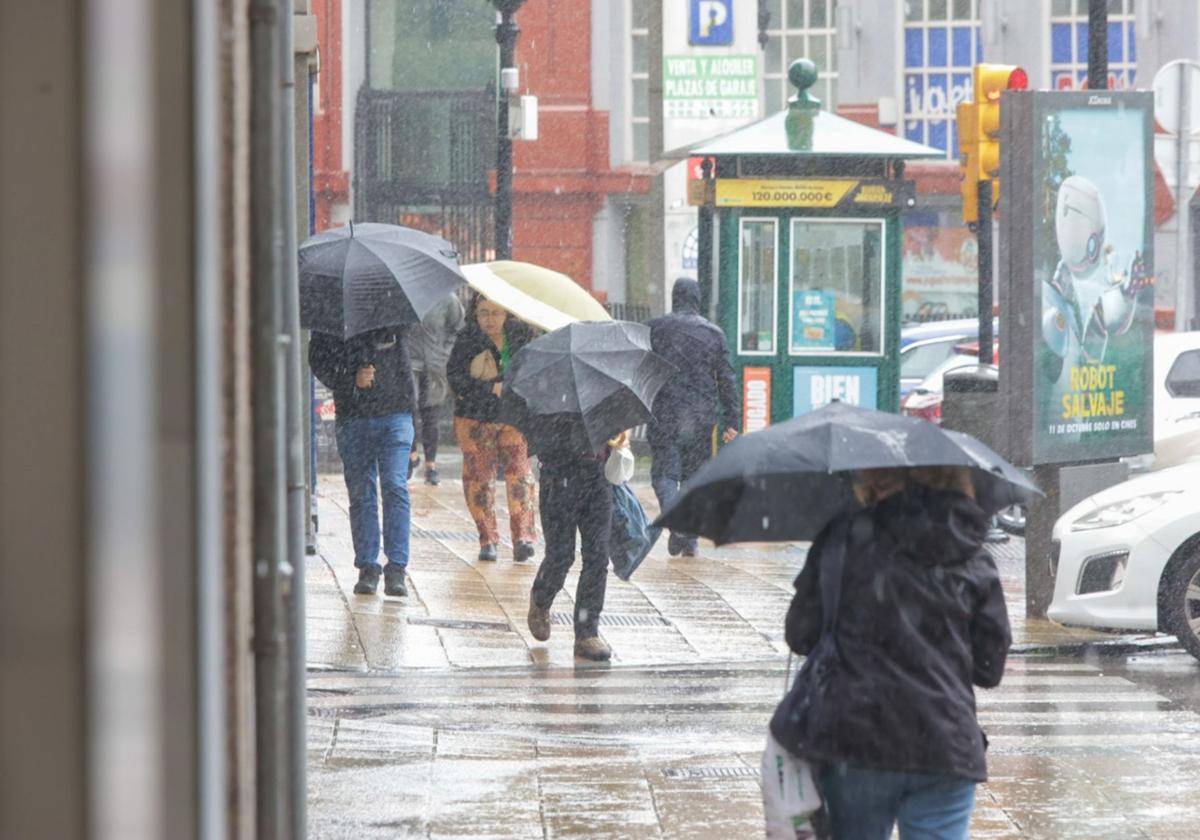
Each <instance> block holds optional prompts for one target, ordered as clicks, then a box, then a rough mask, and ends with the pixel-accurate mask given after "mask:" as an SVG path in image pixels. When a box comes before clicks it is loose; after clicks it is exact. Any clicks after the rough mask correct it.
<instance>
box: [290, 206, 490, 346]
mask: <svg viewBox="0 0 1200 840" xmlns="http://www.w3.org/2000/svg"><path fill="white" fill-rule="evenodd" d="M457 256H458V255H457V254H456V253H455V250H454V246H453V245H451V244H450V243H449V242H447V241H446V240H444V239H442V238H441V237H439V236H433V235H432V234H428V233H423V232H422V231H419V230H413V229H412V228H406V227H400V226H399V225H378V224H363V225H353V224H352V225H350V226H349V227H344V228H336V229H334V230H327V231H325V232H324V233H318V234H317V235H316V236H313V237H311V238H310V239H308V240H307V241H305V243H304V244H303V245H301V246H300V325H301V326H303V327H306V328H308V329H311V330H317V331H318V332H325V333H333V334H334V335H337V336H339V337H341V338H350V337H351V336H354V335H358V334H360V333H364V332H368V331H370V330H373V329H377V328H379V327H393V326H399V325H401V324H415V323H417V322H418V321H420V320H421V318H423V317H424V316H425V314H426V313H427V312H429V311H430V310H431V309H433V307H434V306H436V305H437V304H438V303H440V302H441V301H442V300H445V298H446V297H447V296H448V295H450V294H452V293H453V292H454V291H455V290H456V289H458V288H460V287H461V286H464V285H466V282H467V281H466V279H465V278H464V277H463V275H462V272H461V271H460V270H459V267H458V260H457Z"/></svg>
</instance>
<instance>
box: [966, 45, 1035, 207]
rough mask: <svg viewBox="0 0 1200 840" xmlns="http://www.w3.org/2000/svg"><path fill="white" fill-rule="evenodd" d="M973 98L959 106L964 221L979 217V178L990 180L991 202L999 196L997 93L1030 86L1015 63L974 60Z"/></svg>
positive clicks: (994, 201) (998, 101) (998, 99)
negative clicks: (973, 99)
mask: <svg viewBox="0 0 1200 840" xmlns="http://www.w3.org/2000/svg"><path fill="white" fill-rule="evenodd" d="M974 81H975V101H974V102H969V103H964V104H961V105H959V106H958V109H957V111H956V112H955V117H956V120H957V123H958V165H959V169H960V171H961V173H962V187H961V190H962V199H963V221H964V222H967V223H968V224H974V223H976V222H978V221H979V200H978V195H979V182H980V181H981V180H983V179H984V178H987V179H988V180H990V181H991V182H992V203H993V206H994V205H995V204H996V203H997V202H998V201H999V200H1000V136H999V135H1000V94H1001V92H1002V91H1005V90H1024V89H1025V88H1027V87H1028V86H1029V77H1028V76H1027V75H1026V73H1025V71H1024V70H1022V69H1021V68H1020V67H1017V66H1016V65H1014V64H976V65H975V68H974Z"/></svg>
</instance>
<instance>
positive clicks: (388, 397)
mask: <svg viewBox="0 0 1200 840" xmlns="http://www.w3.org/2000/svg"><path fill="white" fill-rule="evenodd" d="M308 363H309V366H310V367H311V368H312V372H313V375H314V376H316V377H317V379H319V380H320V381H321V383H322V384H324V385H325V387H327V388H329V389H330V390H331V391H333V403H334V408H335V410H336V412H337V421H336V425H335V428H336V433H337V448H338V454H339V455H340V456H341V458H342V471H343V473H344V474H345V478H346V491H347V493H348V494H349V496H350V536H351V539H352V540H353V542H354V565H355V567H357V568H358V582H357V583H356V584H355V585H354V594H355V595H374V594H375V590H376V588H377V587H378V586H379V576H380V572H381V570H380V567H379V562H378V561H379V544H380V536H381V532H380V529H379V496H380V488H382V495H383V531H382V542H383V552H384V554H385V555H387V559H388V563H387V566H385V567H384V568H383V569H382V573H383V576H384V593H385V594H387V595H407V594H408V588H407V587H406V586H405V585H404V575H405V569H407V568H408V550H409V539H410V533H411V529H412V506H411V503H410V501H409V496H408V455H409V452H410V450H411V449H412V442H413V422H412V413H413V404H414V401H415V400H414V396H413V375H412V367H411V364H410V362H409V357H408V345H407V342H406V341H405V336H404V330H403V328H400V327H385V328H383V329H378V330H373V331H372V332H369V333H366V334H364V335H360V336H355V337H354V338H351V339H349V340H348V341H343V340H342V339H341V338H339V337H337V336H334V335H328V334H326V333H320V332H314V333H313V334H312V340H311V341H310V342H309V345H308ZM377 482H378V486H377Z"/></svg>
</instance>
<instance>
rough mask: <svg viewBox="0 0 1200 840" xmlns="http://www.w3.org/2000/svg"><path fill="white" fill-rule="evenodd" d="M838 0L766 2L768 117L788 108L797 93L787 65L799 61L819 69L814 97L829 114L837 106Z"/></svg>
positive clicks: (765, 79) (764, 76) (764, 71)
mask: <svg viewBox="0 0 1200 840" xmlns="http://www.w3.org/2000/svg"><path fill="white" fill-rule="evenodd" d="M836 6H837V3H836V0H767V9H768V11H770V13H771V22H770V23H769V24H768V26H767V48H766V51H765V55H764V56H763V86H764V91H765V97H766V111H767V113H774V112H775V111H778V110H780V109H782V108H786V107H787V100H788V97H789V96H791V95H792V94H794V93H795V91H794V90H791V89H790V85H789V84H788V78H787V69H788V65H789V64H791V63H792V62H793V61H795V60H796V59H798V58H809V59H812V61H813V63H815V64H816V65H817V73H818V78H817V83H816V85H814V86H813V88H812V94H813V96H816V97H817V98H819V99H820V100H821V104H822V105H824V106H825V108H826V109H827V110H829V111H833V110H834V109H835V108H836V106H837V78H838V74H837V22H836V20H835V9H836Z"/></svg>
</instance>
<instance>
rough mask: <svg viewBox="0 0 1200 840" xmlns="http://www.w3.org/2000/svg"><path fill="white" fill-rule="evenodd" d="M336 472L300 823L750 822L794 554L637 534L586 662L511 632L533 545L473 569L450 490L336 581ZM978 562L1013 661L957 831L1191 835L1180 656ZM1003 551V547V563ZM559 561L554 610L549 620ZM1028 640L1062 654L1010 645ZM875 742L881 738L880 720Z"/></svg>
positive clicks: (642, 831)
mask: <svg viewBox="0 0 1200 840" xmlns="http://www.w3.org/2000/svg"><path fill="white" fill-rule="evenodd" d="M339 485H340V482H337V481H336V480H326V479H323V480H322V491H323V497H324V498H323V499H322V504H323V508H322V532H323V535H322V537H321V552H322V554H321V556H320V557H315V558H310V560H309V562H308V565H307V573H306V580H307V582H308V611H309V616H308V661H309V663H310V674H309V689H310V690H309V711H310V717H309V824H310V831H309V836H310V837H314V838H343V837H344V838H354V840H361V839H362V838H374V837H379V838H384V837H386V838H397V837H422V838H467V837H470V838H542V840H549V838H580V840H593V838H613V840H617V838H620V839H621V840H626V838H630V839H631V840H632V839H633V838H697V840H724V838H743V837H749V838H753V837H761V836H762V816H761V805H760V793H759V784H758V762H759V751H760V750H761V747H762V743H763V737H764V732H765V725H766V721H767V719H768V717H769V715H770V713H771V711H772V709H773V708H774V706H775V703H776V702H777V701H778V699H779V697H780V696H781V694H782V692H783V690H784V684H785V672H784V669H785V663H786V658H785V656H784V655H783V653H784V647H783V645H782V640H781V639H780V635H781V630H782V620H783V613H784V611H785V610H786V606H787V603H788V600H789V595H790V583H791V579H792V576H793V575H794V574H795V571H796V570H797V568H798V567H799V563H800V562H802V558H803V554H802V552H798V551H797V550H795V549H787V548H782V549H780V550H778V551H777V550H774V549H772V550H766V549H765V548H761V547H756V548H738V549H732V550H721V551H711V550H710V549H702V556H701V557H700V558H696V559H692V560H683V559H669V558H667V557H665V555H664V554H663V553H662V552H661V551H658V550H656V554H654V555H652V556H651V558H650V559H648V560H647V561H646V564H645V565H644V566H643V568H642V569H639V571H638V574H637V575H636V576H635V578H634V581H633V582H632V583H631V584H624V583H620V582H618V581H616V580H613V581H611V582H610V585H609V594H608V603H607V608H606V612H605V617H604V621H603V623H602V626H601V632H602V635H604V637H605V638H606V639H608V640H609V641H610V643H612V644H613V646H614V649H615V651H616V659H615V661H614V662H613V663H612V664H611V665H609V666H597V665H592V664H584V663H582V662H580V661H577V660H575V659H574V657H573V656H572V654H571V635H572V634H571V632H570V628H569V625H568V624H566V623H563V624H555V625H554V633H553V636H552V638H551V639H550V641H549V643H546V644H543V643H539V642H536V641H534V640H533V639H532V638H531V637H530V635H529V633H528V630H527V628H526V627H525V626H524V616H525V610H526V608H527V605H528V592H529V585H530V582H531V580H532V577H533V575H534V573H535V572H536V570H537V565H536V561H535V562H534V563H528V564H513V563H512V562H511V561H510V560H508V559H507V557H506V556H505V555H506V548H505V547H502V550H501V560H500V562H499V563H479V562H477V561H476V560H475V557H474V554H475V551H476V550H477V543H476V541H475V535H474V533H473V531H472V530H470V522H469V519H468V518H467V515H466V512H465V509H464V507H463V505H462V496H461V487H459V486H456V485H455V484H450V485H448V486H447V485H444V486H443V487H441V488H437V489H436V490H427V489H425V488H420V489H418V490H417V491H416V493H415V494H414V511H415V525H416V527H415V529H414V540H413V546H414V551H413V563H412V566H411V567H410V581H409V586H410V590H411V594H410V596H409V597H408V598H405V599H394V598H383V597H378V596H375V597H367V596H357V597H356V596H354V595H352V594H351V593H350V590H351V588H352V586H353V581H354V571H353V568H352V551H351V549H350V546H349V534H348V526H347V523H346V521H345V515H344V514H345V508H344V499H343V498H342V497H341V495H340V494H341V493H342V491H341V489H340V486H339ZM1005 552H1006V553H1002V554H1000V555H998V556H997V560H998V562H999V565H1000V569H1001V573H1002V576H1003V577H1004V581H1005V591H1006V596H1007V597H1008V600H1009V609H1010V615H1011V616H1012V618H1013V623H1014V631H1015V633H1016V636H1017V639H1018V641H1019V642H1020V643H1021V644H1022V645H1023V648H1022V649H1023V650H1024V651H1025V652H1026V653H1025V655H1019V656H1014V657H1013V658H1012V659H1011V660H1010V665H1009V668H1008V673H1007V674H1006V677H1005V680H1004V682H1003V683H1002V685H1001V686H1000V687H999V688H998V689H995V690H993V691H987V692H980V693H979V709H980V719H981V721H982V723H983V725H984V727H985V729H986V730H987V731H988V734H989V736H990V738H991V751H990V768H991V774H992V778H991V781H990V782H989V784H988V785H986V786H985V787H982V788H981V789H980V791H979V796H978V803H979V804H978V808H977V811H976V815H975V824H974V828H973V832H972V836H973V837H984V838H1046V839H1047V840H1059V838H1114V840H1116V838H1162V839H1163V840H1167V839H1168V838H1189V840H1190V838H1195V837H1197V836H1200V830H1198V829H1197V828H1196V826H1198V825H1200V797H1197V796H1196V791H1197V790H1200V665H1198V663H1196V662H1195V661H1194V660H1193V659H1191V657H1188V656H1187V655H1185V654H1182V653H1178V652H1171V651H1167V652H1162V651H1159V652H1153V653H1144V654H1142V655H1139V656H1134V657H1113V656H1111V655H1103V653H1102V651H1103V650H1104V649H1103V648H1092V647H1088V646H1086V645H1085V644H1083V643H1088V644H1090V643H1091V642H1092V641H1094V640H1095V639H1096V638H1097V636H1096V634H1090V633H1086V632H1079V631H1067V630H1064V629H1063V628H1059V627H1056V626H1054V625H1050V624H1049V623H1048V622H1037V621H1034V620H1027V619H1026V618H1025V616H1024V614H1023V598H1022V595H1023V592H1022V584H1023V582H1022V580H1021V576H1020V571H1021V567H1022V564H1021V562H1020V561H1019V549H1018V548H1014V547H1011V546H1010V547H1008V548H1006V549H1005ZM1010 555H1011V556H1010ZM574 581H575V574H573V575H572V576H571V580H570V581H569V582H568V588H567V593H564V594H563V595H562V596H560V599H559V601H557V602H556V603H555V607H554V611H555V613H561V614H562V617H563V619H564V620H565V621H569V618H568V616H569V614H570V610H571V607H572V604H571V601H570V598H569V595H568V593H569V592H573V591H574ZM1046 647H1049V648H1054V649H1058V650H1072V651H1074V653H1073V654H1072V655H1069V656H1064V655H1057V656H1056V657H1053V658H1052V657H1049V656H1039V655H1032V654H1030V653H1029V652H1030V651H1036V650H1042V649H1045V648H1046ZM881 737H886V733H881Z"/></svg>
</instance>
